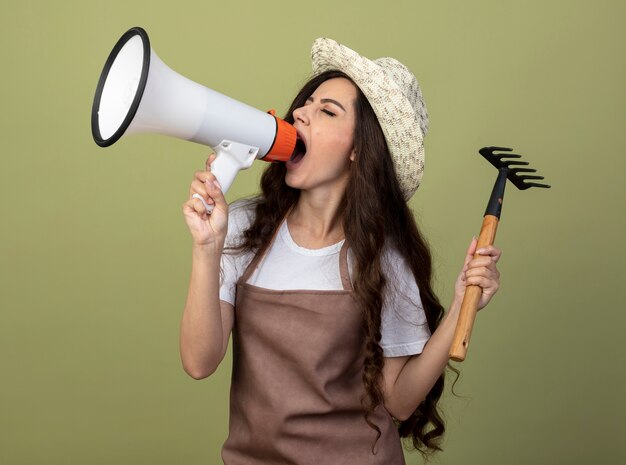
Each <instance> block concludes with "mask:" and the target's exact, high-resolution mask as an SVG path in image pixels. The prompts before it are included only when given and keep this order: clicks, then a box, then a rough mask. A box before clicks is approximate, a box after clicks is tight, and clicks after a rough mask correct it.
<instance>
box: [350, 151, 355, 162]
mask: <svg viewBox="0 0 626 465" xmlns="http://www.w3.org/2000/svg"><path fill="white" fill-rule="evenodd" d="M354 160H356V150H355V149H352V153H350V161H354Z"/></svg>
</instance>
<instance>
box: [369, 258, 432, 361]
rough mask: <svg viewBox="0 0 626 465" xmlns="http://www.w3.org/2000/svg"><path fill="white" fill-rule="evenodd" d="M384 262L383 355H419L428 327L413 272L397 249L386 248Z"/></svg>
mask: <svg viewBox="0 0 626 465" xmlns="http://www.w3.org/2000/svg"><path fill="white" fill-rule="evenodd" d="M383 263H384V266H385V270H386V273H387V287H386V289H385V295H384V301H383V308H382V315H381V334H382V337H381V341H380V346H381V348H382V349H383V356H385V357H401V356H405V355H415V354H420V353H421V352H422V350H423V349H424V346H425V345H426V342H428V339H429V338H430V329H429V328H428V322H427V320H426V314H425V313H424V308H423V306H422V301H421V298H420V293H419V289H418V287H417V283H416V282H415V278H414V277H413V273H412V272H411V269H410V268H409V266H408V265H407V263H406V260H405V259H404V257H402V256H401V255H400V254H399V253H398V252H397V251H387V252H386V254H385V256H384V259H383Z"/></svg>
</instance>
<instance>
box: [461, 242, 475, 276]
mask: <svg viewBox="0 0 626 465" xmlns="http://www.w3.org/2000/svg"><path fill="white" fill-rule="evenodd" d="M476 244H478V239H476V237H473V238H472V240H471V242H470V245H469V247H468V248H467V251H466V252H465V261H464V263H463V269H465V268H466V267H467V265H468V263H469V262H470V261H471V260H472V258H474V254H475V253H476Z"/></svg>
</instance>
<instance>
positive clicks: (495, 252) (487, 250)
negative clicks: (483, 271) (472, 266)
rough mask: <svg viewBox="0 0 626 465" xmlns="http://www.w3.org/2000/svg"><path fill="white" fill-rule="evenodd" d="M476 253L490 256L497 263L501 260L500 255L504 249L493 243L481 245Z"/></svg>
mask: <svg viewBox="0 0 626 465" xmlns="http://www.w3.org/2000/svg"><path fill="white" fill-rule="evenodd" d="M476 253H477V254H479V255H483V256H489V257H491V258H492V259H493V261H494V262H496V263H497V262H498V260H500V255H502V251H501V250H500V249H499V248H497V247H495V246H493V245H487V246H485V247H481V248H480V249H478V250H477V251H476Z"/></svg>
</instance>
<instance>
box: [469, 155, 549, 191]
mask: <svg viewBox="0 0 626 465" xmlns="http://www.w3.org/2000/svg"><path fill="white" fill-rule="evenodd" d="M512 150H513V149H510V148H507V147H483V148H482V149H480V150H479V151H478V152H479V153H480V154H481V155H482V156H483V157H484V158H485V159H486V160H487V161H488V162H489V163H491V164H492V165H493V166H495V167H496V168H498V170H500V169H502V168H506V169H507V175H506V177H507V179H508V180H509V181H511V182H512V183H513V184H514V185H515V187H517V188H518V189H521V190H524V189H528V188H529V187H544V188H549V187H550V186H549V185H548V184H540V183H537V182H532V181H531V180H533V179H537V180H538V179H543V176H535V175H530V174H521V173H536V172H537V170H534V169H532V168H511V167H512V166H526V165H528V162H527V161H520V160H518V159H519V158H522V156H521V155H518V154H516V153H495V152H496V151H497V152H511V151H512ZM505 158H513V160H505Z"/></svg>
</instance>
